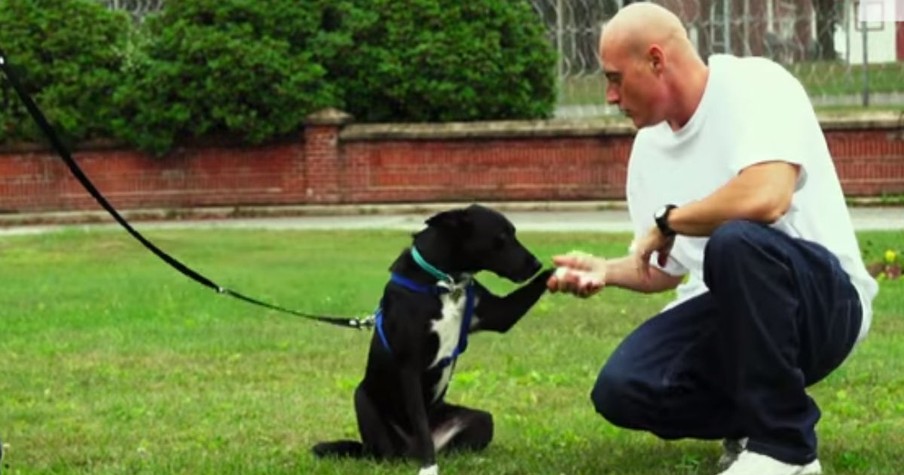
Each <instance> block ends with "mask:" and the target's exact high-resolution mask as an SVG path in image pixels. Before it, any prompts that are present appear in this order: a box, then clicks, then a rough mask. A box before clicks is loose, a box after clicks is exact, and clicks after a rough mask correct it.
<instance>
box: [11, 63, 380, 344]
mask: <svg viewBox="0 0 904 475" xmlns="http://www.w3.org/2000/svg"><path fill="white" fill-rule="evenodd" d="M0 69H2V70H3V72H4V73H5V74H6V78H7V79H8V80H9V83H10V85H11V86H12V88H13V89H14V90H15V91H16V94H18V95H19V97H20V98H21V99H22V102H23V103H24V104H25V108H26V109H27V110H28V113H29V114H30V115H31V117H32V118H33V119H34V121H35V122H36V123H37V124H38V126H39V127H40V128H41V130H42V131H43V132H44V135H46V136H47V139H48V140H50V143H51V145H52V146H53V148H54V149H55V150H56V151H57V153H58V154H59V155H60V158H62V159H63V162H65V163H66V166H68V167H69V170H70V171H71V172H72V174H73V175H74V176H75V178H77V179H78V181H79V182H80V183H81V184H82V186H83V187H84V188H85V189H86V190H87V191H88V193H90V194H91V196H93V197H94V199H95V200H96V201H97V202H98V203H100V205H101V206H102V207H103V208H104V209H105V210H107V212H108V213H110V215H111V216H113V218H114V219H115V220H116V222H118V223H119V224H120V225H122V227H123V228H125V230H126V231H128V233H129V234H131V235H132V237H134V238H135V239H137V240H138V242H140V243H141V244H142V245H144V247H145V248H147V249H148V250H149V251H151V252H152V253H153V254H154V255H156V256H157V257H159V258H160V259H162V260H163V261H164V262H166V263H167V264H169V265H170V266H172V267H173V268H174V269H176V270H177V271H179V272H181V273H182V274H183V275H185V276H187V277H188V278H190V279H192V280H194V281H195V282H197V283H199V284H201V285H203V286H205V287H208V288H210V289H213V290H214V291H215V292H216V293H217V294H223V295H229V296H230V297H234V298H237V299H239V300H243V301H245V302H248V303H251V304H254V305H258V306H261V307H266V308H269V309H272V310H277V311H280V312H283V313H288V314H291V315H295V316H297V317H302V318H307V319H310V320H316V321H319V322H323V323H329V324H331V325H337V326H341V327H348V328H357V329H361V328H364V327H369V326H371V325H373V321H372V320H371V319H368V318H362V319H358V318H351V319H349V318H342V317H332V316H324V315H314V314H309V313H303V312H298V311H295V310H290V309H287V308H284V307H280V306H278V305H274V304H270V303H266V302H263V301H261V300H258V299H255V298H252V297H248V296H246V295H243V294H241V293H239V292H236V291H234V290H230V289H227V288H225V287H223V286H221V285H219V284H217V283H216V282H214V281H212V280H210V279H209V278H207V277H205V276H204V275H202V274H200V273H198V272H197V271H195V270H193V269H192V268H190V267H188V266H187V265H185V264H183V263H182V262H179V261H178V260H177V259H176V258H174V257H172V256H170V255H169V254H167V253H166V252H164V251H163V250H161V249H160V248H158V247H157V246H155V245H154V244H153V243H152V242H151V241H149V240H148V239H147V238H145V237H144V236H143V235H141V233H139V232H138V231H136V230H135V229H134V228H133V227H132V226H131V225H130V224H129V222H128V221H126V220H125V218H123V217H122V216H121V215H120V214H119V212H117V211H116V209H115V208H114V207H113V206H112V205H111V204H110V203H109V202H108V201H107V199H106V198H105V197H104V195H103V194H101V192H100V191H98V189H97V188H96V187H95V186H94V184H93V183H91V180H90V179H88V176H87V175H85V173H84V172H83V171H82V169H81V168H80V167H79V166H78V163H76V162H75V160H73V159H72V156H71V154H70V153H69V150H68V149H67V148H66V146H65V145H63V142H62V140H60V138H59V136H58V135H57V133H56V130H54V128H53V126H51V125H50V123H49V122H48V121H47V118H46V117H45V116H44V114H43V113H42V112H41V109H40V108H38V105H37V104H35V102H34V100H33V99H32V98H31V96H29V95H28V93H27V92H25V89H24V88H23V87H22V84H21V83H20V82H19V78H18V76H17V75H16V74H15V73H14V72H13V69H12V67H11V66H10V65H9V64H8V60H7V58H6V55H5V54H4V53H3V51H2V50H0Z"/></svg>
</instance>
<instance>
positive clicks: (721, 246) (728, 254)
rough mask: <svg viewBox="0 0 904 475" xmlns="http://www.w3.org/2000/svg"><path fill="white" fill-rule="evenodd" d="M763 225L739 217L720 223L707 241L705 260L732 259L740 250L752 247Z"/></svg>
mask: <svg viewBox="0 0 904 475" xmlns="http://www.w3.org/2000/svg"><path fill="white" fill-rule="evenodd" d="M762 227H763V225H761V224H758V223H754V222H752V221H747V220H742V219H737V220H732V221H727V222H725V223H723V224H722V225H720V226H719V227H718V228H716V229H715V231H713V232H712V234H711V235H710V236H709V239H708V240H707V242H706V250H705V251H704V252H705V256H706V257H705V260H706V261H711V260H714V261H719V260H723V259H731V258H732V257H733V256H736V255H737V253H738V252H741V251H743V250H744V249H746V248H750V247H751V246H750V244H751V243H752V242H754V240H755V239H756V235H757V234H758V232H759V231H761V230H762Z"/></svg>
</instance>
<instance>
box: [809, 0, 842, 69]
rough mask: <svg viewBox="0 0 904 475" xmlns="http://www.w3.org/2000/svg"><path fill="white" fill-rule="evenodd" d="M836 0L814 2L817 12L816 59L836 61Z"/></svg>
mask: <svg viewBox="0 0 904 475" xmlns="http://www.w3.org/2000/svg"><path fill="white" fill-rule="evenodd" d="M835 3H836V2H835V1H834V0H813V9H814V10H815V11H816V45H817V48H816V58H815V59H821V60H827V61H835V60H837V59H838V54H837V53H836V52H835V26H836V25H837V24H838V16H837V13H838V12H837V10H836V7H835Z"/></svg>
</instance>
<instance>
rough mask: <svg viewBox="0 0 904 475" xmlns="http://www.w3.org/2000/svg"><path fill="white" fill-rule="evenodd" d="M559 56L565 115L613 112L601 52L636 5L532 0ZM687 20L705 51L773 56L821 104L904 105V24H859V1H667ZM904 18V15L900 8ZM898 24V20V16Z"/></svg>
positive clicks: (623, 0)
mask: <svg viewBox="0 0 904 475" xmlns="http://www.w3.org/2000/svg"><path fill="white" fill-rule="evenodd" d="M531 2H532V3H533V5H534V8H535V10H536V11H537V12H538V13H539V14H540V16H541V17H542V18H543V20H544V22H545V23H546V25H547V28H548V29H549V39H550V41H551V42H552V43H553V44H554V45H555V46H556V48H557V50H558V52H559V66H558V68H559V70H558V77H559V82H560V87H559V91H560V94H559V107H558V112H557V114H558V115H559V116H564V117H576V116H577V117H580V116H593V115H607V114H612V113H615V111H614V110H613V109H612V108H611V107H608V106H606V105H605V104H604V87H605V83H604V78H603V77H602V75H601V74H600V72H599V63H598V62H597V61H598V60H597V46H598V39H599V33H600V27H601V25H602V23H603V22H605V21H606V20H607V19H608V18H611V17H612V15H613V14H614V13H615V12H616V11H618V9H619V8H621V7H623V6H624V5H626V4H628V3H632V2H630V1H628V0H531ZM656 3H659V4H661V5H663V6H665V7H666V8H668V9H669V10H671V11H673V12H675V13H676V14H677V15H678V16H679V17H680V18H681V19H682V21H683V22H684V24H685V26H686V27H687V29H688V34H689V36H690V38H691V40H692V42H693V43H694V44H695V45H696V47H697V50H698V52H699V53H700V54H701V56H703V57H704V58H706V57H707V56H709V55H710V54H714V53H732V54H737V55H740V56H751V55H756V56H766V57H770V58H772V59H774V60H776V61H778V62H780V63H782V64H783V65H784V66H785V67H786V68H788V69H789V70H790V71H791V72H792V73H794V74H795V76H797V77H798V79H800V81H801V82H802V83H803V85H804V87H805V88H806V89H807V91H808V92H809V94H810V96H811V98H812V99H813V102H814V104H816V105H817V106H818V107H844V108H858V107H862V106H867V105H869V106H879V107H888V108H904V23H900V22H898V23H895V22H894V21H885V22H864V23H861V22H860V20H861V19H860V18H859V16H858V15H857V13H858V11H859V10H860V8H859V2H858V1H855V0H839V1H835V0H658V1H656ZM900 13H902V14H904V12H900ZM890 19H891V20H893V18H890Z"/></svg>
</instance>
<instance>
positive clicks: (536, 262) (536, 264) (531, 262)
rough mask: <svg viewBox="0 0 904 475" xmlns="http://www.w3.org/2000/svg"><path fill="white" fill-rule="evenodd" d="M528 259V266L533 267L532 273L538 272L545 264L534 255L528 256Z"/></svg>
mask: <svg viewBox="0 0 904 475" xmlns="http://www.w3.org/2000/svg"><path fill="white" fill-rule="evenodd" d="M527 260H528V262H529V264H528V267H530V269H531V274H533V273H535V272H537V271H538V270H540V268H541V267H543V264H542V263H541V262H540V260H539V259H537V258H536V257H534V256H530V257H528V258H527Z"/></svg>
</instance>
